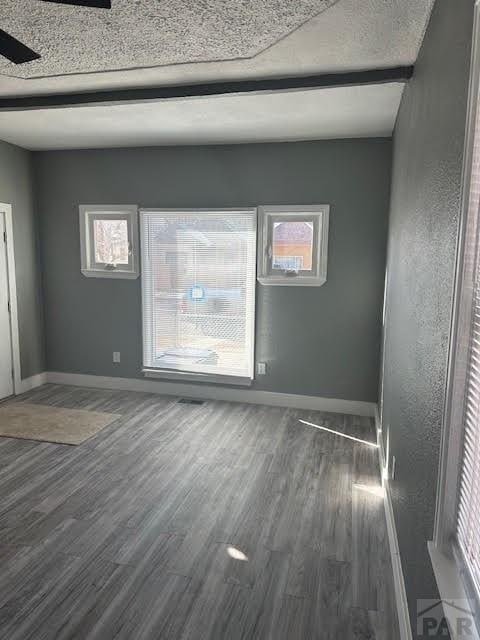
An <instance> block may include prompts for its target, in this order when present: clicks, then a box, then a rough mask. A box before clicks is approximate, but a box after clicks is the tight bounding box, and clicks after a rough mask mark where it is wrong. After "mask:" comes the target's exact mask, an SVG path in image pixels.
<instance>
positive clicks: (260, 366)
mask: <svg viewBox="0 0 480 640" xmlns="http://www.w3.org/2000/svg"><path fill="white" fill-rule="evenodd" d="M266 373H267V365H266V364H265V362H257V375H259V376H264V375H265V374H266Z"/></svg>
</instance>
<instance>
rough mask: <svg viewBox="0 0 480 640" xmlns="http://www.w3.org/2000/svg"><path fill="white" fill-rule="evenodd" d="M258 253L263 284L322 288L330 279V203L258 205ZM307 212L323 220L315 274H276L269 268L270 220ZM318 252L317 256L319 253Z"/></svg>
mask: <svg viewBox="0 0 480 640" xmlns="http://www.w3.org/2000/svg"><path fill="white" fill-rule="evenodd" d="M258 211H259V225H258V256H257V262H258V265H257V268H258V275H257V280H258V281H259V282H260V283H261V284H263V285H269V286H282V287H286V286H295V287H320V286H322V285H323V284H325V282H326V281H327V263H328V225H329V215H330V206H329V205H328V204H320V205H305V206H301V205H295V206H289V205H285V206H283V205H282V206H262V207H259V208H258ZM305 214H307V215H308V214H311V215H312V217H314V218H315V217H318V218H319V220H320V221H321V225H322V226H321V229H320V233H319V235H315V237H314V239H313V249H312V251H313V263H314V265H315V267H316V274H315V275H302V274H301V273H300V274H299V275H296V276H294V277H291V276H289V275H287V274H286V273H279V274H278V275H277V274H273V273H272V271H271V269H270V267H269V260H270V258H269V246H270V231H269V220H270V219H271V218H272V217H275V216H279V217H282V216H288V217H289V218H290V217H291V218H297V217H298V218H302V217H304V216H305ZM315 254H316V255H315Z"/></svg>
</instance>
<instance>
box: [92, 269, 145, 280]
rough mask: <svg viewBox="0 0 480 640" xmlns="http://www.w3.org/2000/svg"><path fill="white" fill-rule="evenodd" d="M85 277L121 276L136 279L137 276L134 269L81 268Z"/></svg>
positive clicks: (126, 278) (125, 278)
mask: <svg viewBox="0 0 480 640" xmlns="http://www.w3.org/2000/svg"><path fill="white" fill-rule="evenodd" d="M82 274H83V275H84V276H85V277H86V278H123V279H124V280H136V279H137V278H138V276H139V274H138V273H135V272H134V271H109V270H108V269H102V270H100V269H82Z"/></svg>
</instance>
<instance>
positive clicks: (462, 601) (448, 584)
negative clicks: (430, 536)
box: [428, 542, 480, 640]
mask: <svg viewBox="0 0 480 640" xmlns="http://www.w3.org/2000/svg"><path fill="white" fill-rule="evenodd" d="M428 551H429V554H430V560H431V562H432V567H433V572H434V574H435V580H436V582H437V587H438V592H439V594H440V599H441V600H442V602H445V603H448V602H450V603H452V605H453V606H452V605H449V604H445V606H444V607H443V611H444V615H445V618H446V620H447V622H448V625H449V628H450V633H451V637H452V640H454V639H456V638H460V637H463V634H462V635H460V636H459V635H458V633H457V628H458V620H459V618H462V617H463V618H465V617H467V618H470V619H471V621H472V624H471V634H470V635H468V637H469V638H472V640H480V635H479V632H478V629H477V627H476V626H475V617H476V614H478V605H477V604H476V602H475V599H474V598H472V597H471V594H469V593H468V590H467V589H466V587H465V581H464V577H463V576H462V571H461V569H460V567H459V565H458V563H457V561H456V560H455V552H454V550H453V549H452V553H451V555H447V554H446V553H444V552H443V551H440V550H439V549H437V548H436V547H435V545H434V544H433V542H429V543H428ZM455 605H456V606H460V607H461V608H462V609H464V611H461V610H460V613H459V611H458V609H456V608H455ZM468 609H470V612H471V615H470V616H469V615H468V613H466V611H465V610H467V611H468Z"/></svg>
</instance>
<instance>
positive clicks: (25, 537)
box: [0, 385, 398, 640]
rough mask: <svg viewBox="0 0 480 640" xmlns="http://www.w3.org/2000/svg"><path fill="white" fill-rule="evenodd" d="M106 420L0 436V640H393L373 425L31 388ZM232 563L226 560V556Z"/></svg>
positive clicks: (40, 399)
mask: <svg viewBox="0 0 480 640" xmlns="http://www.w3.org/2000/svg"><path fill="white" fill-rule="evenodd" d="M23 400H28V401H29V402H36V403H41V404H48V405H56V406H61V407H67V408H68V407H70V408H83V409H91V410H95V411H106V412H110V413H118V414H121V418H120V419H118V420H117V421H116V422H114V423H113V424H112V425H110V426H109V427H107V428H106V429H104V430H103V431H101V432H100V433H99V434H98V435H97V436H95V437H93V438H91V439H90V440H88V441H87V442H85V443H84V444H82V445H80V446H77V447H72V446H67V445H58V444H48V443H41V442H33V441H27V440H15V439H11V438H0V567H1V571H0V638H2V639H6V640H7V639H8V640H27V639H32V640H43V639H49V640H53V639H55V640H60V639H67V638H68V639H73V638H75V639H76V640H86V639H89V640H90V639H96V640H97V639H98V640H110V639H113V638H115V639H116V640H117V639H125V640H139V639H142V640H143V639H149V640H157V639H163V638H171V639H185V638H188V639H192V640H193V639H194V640H200V639H208V640H210V639H212V640H213V639H219V638H221V639H225V640H236V639H244V640H247V639H248V640H250V639H254V638H255V639H258V640H263V639H267V638H268V639H272V640H286V639H288V640H304V639H312V640H313V639H315V640H317V639H318V640H350V639H352V640H353V639H355V640H363V639H372V640H373V639H375V640H383V639H385V640H397V639H398V628H397V619H396V613H395V606H394V592H393V586H392V583H393V578H392V569H391V564H390V557H389V551H388V541H387V533H386V524H385V515H384V508H383V502H382V498H381V497H379V496H378V495H376V491H375V488H378V487H379V484H380V479H379V471H378V458H377V450H376V449H374V448H371V447H368V446H365V445H362V444H358V443H354V442H353V441H351V440H348V439H345V438H342V437H339V436H335V435H331V434H329V433H326V432H324V431H319V430H317V429H314V428H312V427H308V426H305V425H302V424H301V423H299V418H303V419H306V420H309V421H312V422H314V423H317V424H321V425H325V426H328V427H330V428H333V429H338V430H340V431H342V432H346V433H349V434H350V435H354V436H358V437H360V438H364V439H367V440H374V428H373V421H372V420H370V419H368V418H357V417H354V416H343V415H339V414H331V413H320V412H308V411H298V410H292V409H283V408H278V407H266V406H255V405H246V404H233V403H224V402H210V401H209V402H205V403H204V404H203V405H200V406H199V405H190V404H179V403H178V401H177V399H176V398H171V397H166V396H158V395H153V394H143V393H126V392H121V391H103V390H102V391H100V390H94V389H83V388H73V387H64V386H57V385H45V386H43V387H40V388H39V389H36V390H33V391H31V392H29V393H27V394H25V395H24V396H22V397H21V398H17V399H16V400H15V401H16V402H18V401H23ZM232 556H233V557H232Z"/></svg>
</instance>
